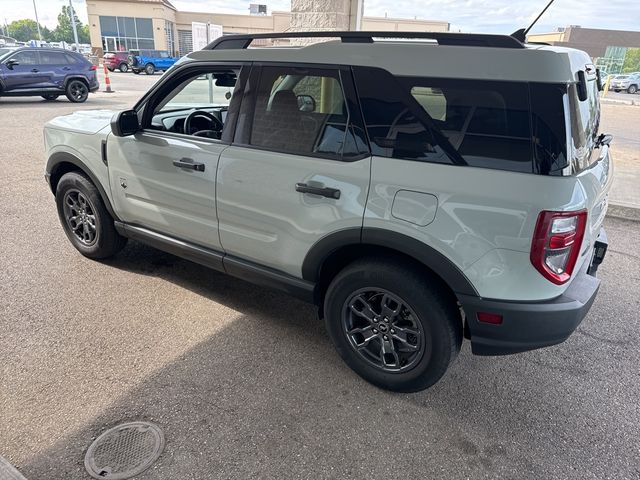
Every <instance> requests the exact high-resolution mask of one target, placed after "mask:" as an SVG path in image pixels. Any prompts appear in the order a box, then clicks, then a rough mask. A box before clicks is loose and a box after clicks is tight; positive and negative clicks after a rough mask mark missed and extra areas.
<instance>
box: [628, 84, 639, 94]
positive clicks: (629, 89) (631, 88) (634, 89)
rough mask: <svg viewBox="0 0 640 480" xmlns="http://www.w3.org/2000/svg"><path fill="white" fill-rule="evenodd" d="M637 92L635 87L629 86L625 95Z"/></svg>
mask: <svg viewBox="0 0 640 480" xmlns="http://www.w3.org/2000/svg"><path fill="white" fill-rule="evenodd" d="M637 91H638V87H637V86H636V85H629V88H627V93H636V92H637Z"/></svg>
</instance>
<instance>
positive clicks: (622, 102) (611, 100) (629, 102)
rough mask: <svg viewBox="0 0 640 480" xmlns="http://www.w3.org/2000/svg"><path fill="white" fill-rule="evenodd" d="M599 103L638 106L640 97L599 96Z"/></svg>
mask: <svg viewBox="0 0 640 480" xmlns="http://www.w3.org/2000/svg"><path fill="white" fill-rule="evenodd" d="M600 103H604V104H606V105H636V106H640V99H638V98H633V99H630V100H617V99H614V98H606V97H605V98H600Z"/></svg>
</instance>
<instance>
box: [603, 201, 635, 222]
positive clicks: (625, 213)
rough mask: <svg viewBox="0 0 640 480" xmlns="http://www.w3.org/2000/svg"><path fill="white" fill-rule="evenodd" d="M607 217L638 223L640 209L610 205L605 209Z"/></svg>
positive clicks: (615, 204)
mask: <svg viewBox="0 0 640 480" xmlns="http://www.w3.org/2000/svg"><path fill="white" fill-rule="evenodd" d="M607 217H614V218H622V219H624V220H631V221H634V222H640V208H639V207H635V206H632V205H624V204H620V203H610V204H609V208H608V209H607Z"/></svg>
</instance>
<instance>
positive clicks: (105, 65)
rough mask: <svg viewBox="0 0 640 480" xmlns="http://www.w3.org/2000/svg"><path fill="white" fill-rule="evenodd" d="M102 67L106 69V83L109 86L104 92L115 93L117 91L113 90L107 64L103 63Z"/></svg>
mask: <svg viewBox="0 0 640 480" xmlns="http://www.w3.org/2000/svg"><path fill="white" fill-rule="evenodd" d="M102 66H103V67H104V83H106V84H107V89H106V90H103V92H104V93H113V92H115V90H111V80H109V69H108V68H107V64H106V63H104V62H103V63H102Z"/></svg>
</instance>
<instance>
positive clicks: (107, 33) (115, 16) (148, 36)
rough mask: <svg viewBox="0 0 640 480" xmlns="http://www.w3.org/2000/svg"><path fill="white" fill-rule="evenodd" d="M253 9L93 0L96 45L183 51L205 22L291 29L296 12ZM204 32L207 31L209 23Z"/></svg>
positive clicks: (376, 23)
mask: <svg viewBox="0 0 640 480" xmlns="http://www.w3.org/2000/svg"><path fill="white" fill-rule="evenodd" d="M249 11H252V12H254V14H246V15H242V14H218V13H202V12H182V11H179V10H178V9H176V8H175V7H174V6H173V5H172V4H171V3H170V2H169V1H168V0H87V14H88V17H89V33H90V36H91V47H92V49H93V51H94V52H95V53H97V54H98V55H99V56H102V54H103V53H104V52H105V51H127V50H130V49H141V48H149V49H157V50H168V51H169V52H172V53H174V54H175V53H177V54H178V55H180V56H182V55H185V54H187V53H189V52H190V51H192V50H193V49H194V35H196V36H197V35H198V34H199V32H200V31H201V29H200V27H201V26H203V24H204V25H206V24H207V23H209V24H212V25H217V26H219V27H222V29H221V30H222V32H221V33H222V34H223V35H229V34H234V33H273V32H285V31H287V30H291V25H292V13H291V12H272V13H271V14H270V15H266V14H265V13H264V12H265V11H266V8H265V7H264V6H263V5H252V8H251V10H250V6H249V4H247V12H249ZM199 29H200V30H199ZM361 29H362V30H373V31H410V32H411V31H412V32H446V31H449V23H448V22H443V21H430V20H409V19H394V18H378V17H362V19H361ZM204 32H205V34H206V26H205V29H204ZM198 43H199V42H196V44H198Z"/></svg>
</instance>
